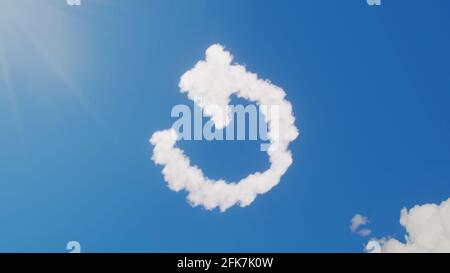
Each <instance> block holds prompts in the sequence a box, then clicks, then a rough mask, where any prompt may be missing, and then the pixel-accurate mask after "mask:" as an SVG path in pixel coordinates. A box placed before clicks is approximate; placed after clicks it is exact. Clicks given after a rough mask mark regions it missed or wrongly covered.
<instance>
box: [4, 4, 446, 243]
mask: <svg viewBox="0 0 450 273" xmlns="http://www.w3.org/2000/svg"><path fill="white" fill-rule="evenodd" d="M12 2H14V3H12ZM2 6H3V7H2ZM26 7H28V9H26ZM5 11H8V12H5ZM11 11H13V12H14V14H15V16H10V15H7V14H13V13H12V12H11ZM31 11H33V12H31ZM449 11H450V3H449V2H448V1H446V0H435V1H431V2H426V1H418V0H417V1H406V0H405V1H388V0H384V1H382V5H381V6H379V7H371V6H368V5H367V4H366V2H365V1H364V0H351V1H332V0H314V1H313V0H304V1H287V0H282V1H264V3H262V2H261V1H257V0H247V1H238V0H229V1H219V0H216V1H210V0H189V1H181V0H180V1H146V0H135V1H119V0H111V1H100V0H84V1H83V0H82V5H81V6H80V7H70V6H67V5H66V3H65V1H64V0H41V1H39V4H37V1H29V0H10V1H9V0H0V22H1V26H0V45H1V46H0V58H1V59H0V61H1V62H0V149H1V150H0V251H2V252H6V251H19V252H25V251H32V252H65V251H66V250H65V246H66V243H67V242H68V241H71V240H76V241H79V242H80V243H81V245H82V250H83V251H85V252H98V251H104V252H194V251H195V252H197V251H199V252H209V251H215V252H222V251H233V252H234V251H238V252H249V251H251V252H334V251H337V252H360V251H362V249H363V244H365V243H366V242H367V240H368V238H361V237H358V236H357V235H355V234H353V233H351V232H350V230H349V225H350V219H351V217H352V216H353V215H355V214H356V213H361V214H363V215H366V216H368V217H369V218H370V220H371V223H370V225H369V227H370V228H371V229H372V232H373V236H375V237H382V236H387V235H391V236H395V237H397V238H399V239H402V238H403V235H404V230H403V229H402V227H401V226H400V224H399V222H398V221H399V213H400V209H401V208H403V207H411V206H414V205H416V204H422V203H439V202H441V201H443V200H445V199H447V198H448V197H449V195H450V171H449V170H450V169H449V168H448V166H449V163H450V144H449V141H448V140H449V139H450V125H449V124H450V108H449V107H448V102H449V101H450V92H449V90H450V77H449V75H448V74H449V71H450V67H449V64H450V51H449V50H448V49H449V48H450V36H449V35H448V29H450V17H448V13H449ZM213 43H220V44H223V45H224V46H225V47H226V48H227V50H230V51H231V52H232V53H233V54H234V56H235V61H236V62H238V63H241V64H245V65H246V67H247V68H248V69H249V70H250V71H252V72H256V73H258V75H259V76H260V77H261V78H267V79H270V80H271V81H272V82H273V83H275V84H276V85H279V86H281V87H283V89H284V90H285V91H286V93H287V99H288V100H289V101H290V102H291V103H292V105H293V109H294V113H295V116H296V118H297V120H296V125H297V127H298V128H299V129H300V132H301V135H300V137H299V138H298V139H297V140H296V141H294V142H293V143H292V144H291V145H290V149H291V151H292V153H293V158H294V163H293V164H292V165H291V167H290V169H289V170H288V172H287V173H286V174H285V175H284V176H283V178H282V180H281V182H280V184H279V185H278V186H276V187H275V188H274V189H272V190H271V191H270V192H268V193H267V194H265V195H262V196H259V197H258V198H257V199H256V200H255V202H254V203H252V205H251V206H249V207H246V208H240V207H233V208H231V209H229V210H228V211H227V212H225V213H220V212H219V211H218V210H214V211H212V212H210V211H206V210H205V209H203V208H201V207H196V208H192V207H190V206H189V204H188V203H187V202H186V200H185V199H186V193H185V192H180V193H174V192H172V191H171V190H169V189H168V188H167V186H166V183H165V182H164V180H163V176H162V175H161V167H159V166H155V164H154V163H153V162H152V161H151V160H150V157H151V154H152V147H151V145H150V144H149V143H148V139H149V137H150V136H151V135H152V134H153V133H154V132H155V131H158V130H161V129H165V128H168V127H170V125H171V124H172V123H173V121H174V119H173V118H171V117H170V110H171V109H172V107H173V106H174V105H176V104H180V103H184V104H190V103H191V101H189V100H188V99H187V97H186V95H185V94H182V93H180V92H179V89H178V82H179V78H180V76H181V75H182V74H183V73H184V72H185V71H187V70H188V69H190V68H191V67H192V66H193V65H194V64H195V63H196V62H197V61H198V60H200V59H203V58H204V51H205V50H206V49H207V48H208V47H209V46H210V45H211V44H213ZM2 52H3V54H2ZM180 146H181V147H182V148H183V149H184V150H185V151H186V154H188V155H189V156H190V158H191V159H192V161H193V163H195V164H196V165H199V166H201V167H202V169H203V170H204V172H205V173H206V174H207V175H208V176H209V177H212V178H216V179H218V178H225V179H227V180H238V179H240V178H242V177H244V176H246V175H247V174H248V173H250V172H254V171H263V170H264V169H266V168H267V167H268V164H269V162H268V159H267V155H266V154H265V153H263V152H260V150H259V142H255V141H253V142H206V141H203V142H189V141H186V142H182V143H180Z"/></svg>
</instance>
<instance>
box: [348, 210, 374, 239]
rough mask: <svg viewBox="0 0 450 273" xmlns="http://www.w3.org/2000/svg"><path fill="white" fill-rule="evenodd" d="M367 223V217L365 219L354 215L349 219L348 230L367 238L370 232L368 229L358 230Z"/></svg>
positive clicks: (359, 215)
mask: <svg viewBox="0 0 450 273" xmlns="http://www.w3.org/2000/svg"><path fill="white" fill-rule="evenodd" d="M368 223H369V219H368V218H367V217H365V216H363V215H361V214H356V215H355V216H353V218H352V219H351V224H350V230H351V231H352V232H354V233H357V234H358V235H360V236H362V237H366V236H369V235H370V233H371V232H372V231H371V230H370V229H368V228H362V229H360V227H361V226H363V225H367V224H368Z"/></svg>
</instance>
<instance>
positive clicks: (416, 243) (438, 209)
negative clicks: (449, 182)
mask: <svg viewBox="0 0 450 273" xmlns="http://www.w3.org/2000/svg"><path fill="white" fill-rule="evenodd" d="M400 224H401V225H402V226H403V227H404V228H405V229H406V235H405V242H404V243H403V242H400V241H398V240H397V239H394V238H390V239H379V240H371V241H370V242H369V244H371V246H369V244H368V245H367V246H366V249H368V248H372V249H374V248H373V246H376V244H377V243H378V245H379V246H380V247H379V249H378V250H379V251H378V252H397V253H405V252H406V253H407V252H449V253H450V198H449V199H448V200H446V201H443V202H442V203H441V204H440V205H436V204H425V205H417V206H414V207H413V208H412V209H410V210H408V209H406V208H403V209H402V210H401V213H400Z"/></svg>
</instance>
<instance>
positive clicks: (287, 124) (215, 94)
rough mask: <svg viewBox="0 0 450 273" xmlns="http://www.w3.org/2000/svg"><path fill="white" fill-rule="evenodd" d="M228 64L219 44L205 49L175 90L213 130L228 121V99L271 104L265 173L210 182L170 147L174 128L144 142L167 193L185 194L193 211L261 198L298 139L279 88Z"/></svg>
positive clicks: (275, 180)
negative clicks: (275, 115)
mask: <svg viewBox="0 0 450 273" xmlns="http://www.w3.org/2000/svg"><path fill="white" fill-rule="evenodd" d="M232 61H233V57H232V55H231V54H230V53H229V52H227V51H225V50H224V48H223V47H222V46H221V45H219V44H215V45H212V46H210V47H209V48H208V49H207V51H206V60H204V61H199V62H198V63H197V64H196V65H195V67H194V68H192V69H191V70H189V71H187V72H186V73H185V74H184V75H183V76H182V77H181V80H180V83H179V86H180V90H181V92H186V93H187V96H188V98H189V99H191V100H193V101H194V102H195V103H196V104H197V105H198V106H199V107H201V108H202V109H203V110H204V112H205V115H206V116H209V117H211V119H212V120H213V122H214V124H215V126H216V128H219V129H220V128H224V127H226V126H227V125H228V123H229V122H230V120H231V117H230V115H229V108H228V107H229V106H228V105H229V103H230V96H231V95H236V96H237V97H240V98H244V99H247V100H249V101H253V102H255V103H256V104H258V105H277V106H278V107H279V118H278V119H277V120H272V119H271V115H265V116H266V121H267V123H268V128H269V132H268V137H269V141H270V146H271V147H272V149H271V148H269V150H268V155H269V160H270V164H271V165H270V168H269V169H267V170H266V171H264V172H262V173H261V172H256V173H253V174H250V175H248V176H247V177H245V178H243V179H241V180H240V181H238V182H227V181H225V180H213V179H210V178H208V177H206V176H205V175H204V174H203V172H202V170H201V169H200V168H199V167H197V166H192V165H191V163H190V160H189V158H188V157H187V156H186V155H185V154H184V153H183V151H182V150H181V149H179V148H177V147H175V144H176V141H177V133H176V132H175V130H174V129H168V130H163V131H158V132H155V133H154V134H153V136H152V137H151V139H150V143H151V144H152V145H154V149H153V157H152V160H153V161H154V162H155V163H157V164H159V165H162V166H163V170H162V173H163V175H164V179H165V181H166V182H167V183H168V186H169V188H170V189H172V190H174V191H177V192H178V191H181V190H186V191H187V192H188V196H187V199H188V201H189V202H190V203H191V204H192V205H193V206H198V205H202V206H204V207H205V208H206V209H208V210H211V209H214V208H216V207H218V208H219V209H220V210H221V211H225V210H227V209H228V208H230V207H231V206H233V205H235V204H239V205H240V206H241V207H245V206H248V205H250V204H251V203H252V202H253V200H255V198H256V196H257V195H258V194H264V193H266V192H268V191H269V190H271V189H272V188H273V187H274V186H276V185H277V184H278V183H279V182H280V179H281V176H282V175H283V174H284V173H285V172H286V171H287V169H288V168H289V166H290V165H291V164H292V155H291V152H290V151H289V150H288V145H289V143H290V142H291V141H293V140H294V139H296V138H297V136H298V130H297V128H296V127H295V125H294V121H295V118H294V115H293V113H292V106H291V104H290V103H289V102H288V101H287V100H286V99H285V96H286V93H285V92H284V91H283V89H281V88H280V87H278V86H275V85H273V84H271V83H270V82H269V81H267V80H261V79H258V77H257V75H256V74H254V73H251V72H248V71H247V70H246V68H245V67H244V66H242V65H238V64H233V63H232ZM210 105H214V106H219V109H220V110H221V111H217V107H214V108H209V107H208V106H210ZM210 109H215V110H214V111H211V110H210ZM223 113H226V114H225V115H224V114H223ZM264 114H265V113H264ZM275 126H276V128H277V129H278V130H279V132H281V134H275V133H274V131H273V130H272V129H273V128H274V127H275Z"/></svg>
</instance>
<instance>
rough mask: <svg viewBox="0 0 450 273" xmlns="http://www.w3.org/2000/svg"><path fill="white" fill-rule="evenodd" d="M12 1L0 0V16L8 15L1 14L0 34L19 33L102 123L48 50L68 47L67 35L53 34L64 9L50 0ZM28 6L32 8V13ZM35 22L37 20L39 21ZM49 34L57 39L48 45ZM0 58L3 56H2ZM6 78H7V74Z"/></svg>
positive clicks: (95, 118)
mask: <svg viewBox="0 0 450 273" xmlns="http://www.w3.org/2000/svg"><path fill="white" fill-rule="evenodd" d="M14 3H15V4H11V2H4V1H2V0H0V4H2V7H0V8H3V10H6V12H2V13H1V14H0V17H3V14H5V15H7V16H8V18H5V17H3V21H4V22H5V21H6V23H7V27H6V28H5V27H3V28H1V27H0V37H1V36H2V32H3V34H4V32H7V33H8V32H9V34H11V33H14V32H15V33H17V32H20V33H23V34H24V36H25V37H26V38H27V39H28V41H29V42H30V43H31V45H32V46H33V47H34V48H35V49H36V51H37V52H39V54H41V55H42V56H43V58H44V59H45V61H46V62H47V63H48V65H49V66H50V67H51V68H52V70H53V71H54V73H56V75H58V77H59V78H60V80H61V81H62V82H63V83H64V84H65V85H66V86H67V91H69V92H70V93H71V94H72V95H73V96H74V97H75V98H76V99H77V100H78V101H79V103H80V104H81V105H82V106H83V108H84V109H85V111H86V112H88V113H89V114H90V115H91V116H92V117H93V118H94V120H95V121H96V122H98V123H101V124H102V125H103V124H104V122H103V120H102V118H101V117H100V115H99V114H98V112H97V111H96V110H95V107H94V106H93V105H92V103H91V102H90V100H89V99H88V97H87V96H86V95H85V94H84V93H83V91H82V90H81V88H79V86H78V85H77V84H76V82H75V81H74V80H73V78H72V77H71V76H70V73H69V72H68V70H67V68H66V67H65V66H64V64H63V62H62V61H60V60H59V59H58V57H57V56H55V55H56V54H55V53H54V52H53V51H52V49H53V50H54V49H55V48H58V49H60V48H62V47H64V48H66V50H67V51H69V50H71V49H70V40H69V41H68V40H67V39H65V38H67V37H69V36H67V37H57V35H58V34H59V33H61V32H60V31H61V25H63V23H64V22H62V19H66V18H67V14H66V12H65V11H64V10H62V9H58V8H55V7H54V5H53V4H54V3H52V2H49V1H46V2H44V1H39V3H37V2H36V1H34V2H32V1H27V0H22V1H21V2H16V1H14ZM28 5H29V6H28ZM30 10H33V14H32V16H31V13H30ZM58 19H59V20H58ZM36 23H39V25H38V24H36ZM58 31H59V32H58ZM42 33H44V34H45V35H46V36H45V38H47V39H45V38H44V37H42ZM4 35H5V34H4ZM4 35H3V36H4ZM49 37H51V38H52V40H54V41H55V40H56V41H58V42H57V44H56V46H55V44H52V47H51V48H48V46H47V44H46V43H47V42H48V38H49ZM54 43H55V42H54ZM3 47H5V46H3ZM3 55H5V54H3ZM3 59H4V60H6V59H5V58H3ZM3 66H5V65H3ZM6 78H9V79H10V77H6ZM9 86H10V88H9V89H11V86H12V82H11V80H9ZM16 108H17V103H16Z"/></svg>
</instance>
